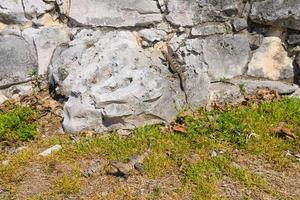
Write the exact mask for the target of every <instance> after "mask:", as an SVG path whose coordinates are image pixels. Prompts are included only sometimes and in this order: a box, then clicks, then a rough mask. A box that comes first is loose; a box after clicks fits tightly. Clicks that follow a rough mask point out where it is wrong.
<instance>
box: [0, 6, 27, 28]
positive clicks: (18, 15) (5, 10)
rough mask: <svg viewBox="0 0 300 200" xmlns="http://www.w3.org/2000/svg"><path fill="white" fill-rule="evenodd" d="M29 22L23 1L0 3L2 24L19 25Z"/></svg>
mask: <svg viewBox="0 0 300 200" xmlns="http://www.w3.org/2000/svg"><path fill="white" fill-rule="evenodd" d="M26 21H28V20H27V19H26V17H25V13H24V10H23V6H22V0H12V1H10V0H8V1H7V0H6V1H1V2H0V22H2V23H5V24H12V23H15V24H18V23H24V22H26Z"/></svg>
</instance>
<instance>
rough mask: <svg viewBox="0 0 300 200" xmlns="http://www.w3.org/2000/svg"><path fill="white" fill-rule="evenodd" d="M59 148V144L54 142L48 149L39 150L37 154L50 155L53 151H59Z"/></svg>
mask: <svg viewBox="0 0 300 200" xmlns="http://www.w3.org/2000/svg"><path fill="white" fill-rule="evenodd" d="M61 149H62V147H61V145H59V144H56V145H54V146H52V147H50V148H49V149H46V150H45V151H43V152H41V153H40V154H39V155H40V156H49V155H51V154H52V153H53V152H56V151H59V150H61Z"/></svg>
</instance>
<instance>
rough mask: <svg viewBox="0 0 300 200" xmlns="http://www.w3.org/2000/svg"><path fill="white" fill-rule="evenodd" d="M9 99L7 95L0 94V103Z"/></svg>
mask: <svg viewBox="0 0 300 200" xmlns="http://www.w3.org/2000/svg"><path fill="white" fill-rule="evenodd" d="M7 99H8V98H7V97H6V96H4V95H2V94H0V104H2V103H4V102H5V101H7Z"/></svg>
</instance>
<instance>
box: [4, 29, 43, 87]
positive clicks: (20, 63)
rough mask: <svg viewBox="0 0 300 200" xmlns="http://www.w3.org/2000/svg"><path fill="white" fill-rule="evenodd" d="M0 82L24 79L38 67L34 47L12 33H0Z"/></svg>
mask: <svg viewBox="0 0 300 200" xmlns="http://www.w3.org/2000/svg"><path fill="white" fill-rule="evenodd" d="M0 60H1V62H0V84H8V83H12V82H19V81H24V80H25V79H27V78H28V77H29V76H30V75H32V73H34V72H35V71H36V70H37V68H38V63H37V56H36V52H35V49H34V47H33V46H32V45H31V44H30V43H28V42H27V41H26V40H25V39H24V38H22V37H21V36H18V35H14V34H4V35H0Z"/></svg>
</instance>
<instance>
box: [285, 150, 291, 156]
mask: <svg viewBox="0 0 300 200" xmlns="http://www.w3.org/2000/svg"><path fill="white" fill-rule="evenodd" d="M285 155H286V156H292V155H293V153H292V152H291V151H290V150H287V152H286V154H285Z"/></svg>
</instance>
